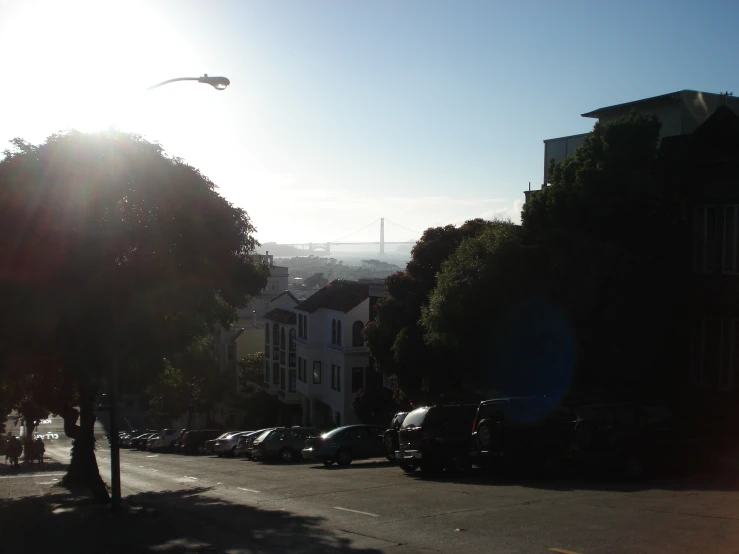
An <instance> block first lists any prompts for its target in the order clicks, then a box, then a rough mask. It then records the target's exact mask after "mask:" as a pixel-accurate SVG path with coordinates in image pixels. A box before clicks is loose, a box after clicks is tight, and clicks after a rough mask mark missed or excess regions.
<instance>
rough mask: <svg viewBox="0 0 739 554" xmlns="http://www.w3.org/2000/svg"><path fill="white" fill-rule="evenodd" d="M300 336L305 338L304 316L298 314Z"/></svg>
mask: <svg viewBox="0 0 739 554" xmlns="http://www.w3.org/2000/svg"><path fill="white" fill-rule="evenodd" d="M298 336H299V337H300V338H301V339H302V338H303V314H298Z"/></svg>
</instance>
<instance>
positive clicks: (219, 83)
mask: <svg viewBox="0 0 739 554" xmlns="http://www.w3.org/2000/svg"><path fill="white" fill-rule="evenodd" d="M176 81H197V82H198V83H205V84H206V85H210V86H212V87H213V88H214V89H216V90H225V89H226V87H227V86H228V85H230V84H231V81H229V80H228V79H227V78H226V77H209V76H208V74H207V73H206V74H205V75H203V76H202V77H177V78H176V79H168V80H166V81H162V82H161V83H157V84H156V85H154V86H151V87H149V88H148V89H146V90H151V89H153V88H158V87H161V86H162V85H166V84H168V83H174V82H176Z"/></svg>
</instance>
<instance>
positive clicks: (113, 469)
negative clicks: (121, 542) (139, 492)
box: [110, 344, 121, 514]
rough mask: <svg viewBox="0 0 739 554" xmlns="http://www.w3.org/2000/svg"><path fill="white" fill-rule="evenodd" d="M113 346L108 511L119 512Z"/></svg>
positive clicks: (119, 460) (118, 458)
mask: <svg viewBox="0 0 739 554" xmlns="http://www.w3.org/2000/svg"><path fill="white" fill-rule="evenodd" d="M116 347H117V344H116V345H113V352H112V355H111V359H110V362H111V364H110V373H111V375H110V489H111V505H110V511H111V513H113V514H118V513H120V511H121V452H120V448H119V445H118V356H117V353H116V352H115V349H116Z"/></svg>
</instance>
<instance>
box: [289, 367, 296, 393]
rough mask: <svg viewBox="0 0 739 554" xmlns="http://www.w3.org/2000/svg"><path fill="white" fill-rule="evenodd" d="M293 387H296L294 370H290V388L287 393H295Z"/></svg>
mask: <svg viewBox="0 0 739 554" xmlns="http://www.w3.org/2000/svg"><path fill="white" fill-rule="evenodd" d="M295 385H296V382H295V370H294V369H291V370H290V388H289V392H295Z"/></svg>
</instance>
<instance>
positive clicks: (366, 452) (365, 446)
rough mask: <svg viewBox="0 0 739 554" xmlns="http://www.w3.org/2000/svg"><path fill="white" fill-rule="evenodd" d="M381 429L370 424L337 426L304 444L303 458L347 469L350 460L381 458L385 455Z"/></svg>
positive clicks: (383, 432) (382, 430)
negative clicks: (335, 464)
mask: <svg viewBox="0 0 739 554" xmlns="http://www.w3.org/2000/svg"><path fill="white" fill-rule="evenodd" d="M384 436H385V429H383V428H382V427H375V426H373V425H347V426H346V427H338V428H337V429H334V430H332V431H329V432H328V433H326V434H324V435H321V436H320V437H310V438H309V439H307V440H306V441H305V448H303V452H302V454H303V458H305V459H308V460H316V461H321V462H323V463H324V465H326V466H327V467H328V466H330V465H331V464H333V463H334V462H336V463H337V464H339V465H340V466H348V465H349V464H350V463H352V460H361V459H367V458H381V457H383V456H384V455H385V445H384V444H383V439H384Z"/></svg>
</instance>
